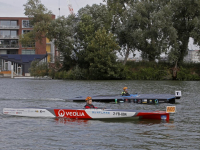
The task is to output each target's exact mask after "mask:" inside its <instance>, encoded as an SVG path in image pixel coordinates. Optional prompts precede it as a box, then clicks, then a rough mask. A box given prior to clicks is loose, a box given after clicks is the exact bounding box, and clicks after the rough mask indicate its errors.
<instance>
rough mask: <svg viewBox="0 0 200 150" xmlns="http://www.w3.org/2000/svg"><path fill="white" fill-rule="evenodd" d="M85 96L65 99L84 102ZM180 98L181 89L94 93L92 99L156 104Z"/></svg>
mask: <svg viewBox="0 0 200 150" xmlns="http://www.w3.org/2000/svg"><path fill="white" fill-rule="evenodd" d="M86 97H87V96H78V97H75V98H71V99H67V100H66V101H73V102H84V101H85V98H86ZM180 98H181V91H175V95H172V94H130V96H121V95H95V96H92V100H93V101H95V102H115V103H124V102H129V103H138V104H158V103H171V104H174V103H175V102H176V101H175V100H176V99H180Z"/></svg>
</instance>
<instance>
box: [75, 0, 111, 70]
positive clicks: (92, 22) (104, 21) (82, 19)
mask: <svg viewBox="0 0 200 150" xmlns="http://www.w3.org/2000/svg"><path fill="white" fill-rule="evenodd" d="M75 20H76V23H74V24H73V27H74V28H75V33H74V40H75V45H74V51H75V54H76V57H77V64H78V65H79V67H80V68H85V69H86V68H87V69H88V67H89V63H88V62H86V61H85V57H86V56H87V54H86V51H87V48H88V45H89V44H90V43H91V41H92V39H93V38H94V36H95V32H96V31H97V30H98V29H100V28H102V27H104V28H105V29H106V30H107V31H109V30H110V24H111V16H110V14H109V12H108V10H107V8H106V6H105V5H96V4H94V5H92V6H89V5H87V6H86V7H84V8H82V9H80V10H79V11H78V14H77V16H76V18H75Z"/></svg>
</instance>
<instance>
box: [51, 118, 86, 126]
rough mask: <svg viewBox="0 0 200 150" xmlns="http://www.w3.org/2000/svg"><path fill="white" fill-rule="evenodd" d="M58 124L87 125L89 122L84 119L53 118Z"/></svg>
mask: <svg viewBox="0 0 200 150" xmlns="http://www.w3.org/2000/svg"><path fill="white" fill-rule="evenodd" d="M55 121H56V123H58V124H76V125H87V124H88V121H89V120H84V119H70V118H55Z"/></svg>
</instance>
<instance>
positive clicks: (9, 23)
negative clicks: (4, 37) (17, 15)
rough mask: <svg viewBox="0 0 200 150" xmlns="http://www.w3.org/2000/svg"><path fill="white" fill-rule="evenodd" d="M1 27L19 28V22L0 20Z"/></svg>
mask: <svg viewBox="0 0 200 150" xmlns="http://www.w3.org/2000/svg"><path fill="white" fill-rule="evenodd" d="M0 25H1V26H17V21H15V20H0Z"/></svg>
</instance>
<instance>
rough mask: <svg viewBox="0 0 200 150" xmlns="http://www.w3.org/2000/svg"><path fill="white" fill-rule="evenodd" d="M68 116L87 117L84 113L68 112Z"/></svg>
mask: <svg viewBox="0 0 200 150" xmlns="http://www.w3.org/2000/svg"><path fill="white" fill-rule="evenodd" d="M66 116H85V114H84V113H83V112H66Z"/></svg>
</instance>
